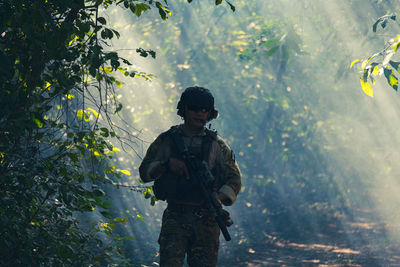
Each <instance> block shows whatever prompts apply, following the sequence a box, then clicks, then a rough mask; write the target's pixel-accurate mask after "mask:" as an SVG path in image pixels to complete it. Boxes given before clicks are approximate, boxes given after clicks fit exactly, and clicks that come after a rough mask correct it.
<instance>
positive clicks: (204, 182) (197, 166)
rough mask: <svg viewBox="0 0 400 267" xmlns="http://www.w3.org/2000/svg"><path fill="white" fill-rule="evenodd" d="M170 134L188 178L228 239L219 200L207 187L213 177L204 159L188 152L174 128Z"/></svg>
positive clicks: (228, 239) (229, 238)
mask: <svg viewBox="0 0 400 267" xmlns="http://www.w3.org/2000/svg"><path fill="white" fill-rule="evenodd" d="M171 135H172V139H173V140H174V142H175V144H176V145H177V147H178V150H179V152H180V153H181V155H182V157H183V161H184V162H185V164H186V167H187V169H188V171H189V175H190V178H191V179H194V182H195V183H196V184H198V186H199V189H200V191H201V194H202V196H203V197H204V199H205V206H206V208H207V209H208V211H209V212H210V213H211V215H212V216H213V217H214V218H215V221H216V222H217V224H218V226H219V228H220V229H221V232H222V234H223V236H224V238H225V240H226V241H230V240H231V236H230V235H229V232H228V229H227V228H226V223H225V220H224V218H223V209H222V205H221V202H220V201H219V199H218V195H217V193H216V192H213V191H212V190H211V189H209V188H210V187H211V184H212V183H213V182H214V181H215V178H214V176H213V175H212V173H211V171H210V170H209V169H208V166H207V163H206V162H205V161H202V162H200V161H199V160H197V159H196V158H195V156H193V155H192V154H190V153H189V151H188V149H187V148H186V145H185V143H184V141H183V138H182V136H181V135H180V134H179V133H178V132H177V131H176V130H174V131H172V133H171Z"/></svg>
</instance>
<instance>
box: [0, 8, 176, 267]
mask: <svg viewBox="0 0 400 267" xmlns="http://www.w3.org/2000/svg"><path fill="white" fill-rule="evenodd" d="M166 3H167V1H163V2H160V1H151V0H143V1H135V0H124V1H114V0H96V1H94V0H73V1H61V0H42V1H25V0H18V1H11V0H6V1H2V2H1V4H0V7H1V8H0V62H1V67H0V87H1V88H0V107H1V108H0V155H1V158H0V177H1V180H0V194H1V198H0V211H1V214H2V219H1V221H0V229H1V230H0V237H1V238H0V240H1V241H0V249H1V252H0V264H1V265H2V266H27V265H29V266H32V265H38V266H39V265H40V266H42V265H46V266H48V265H49V266H64V265H71V266H83V265H87V264H95V265H100V264H101V262H102V261H103V260H104V259H107V258H108V259H109V258H110V255H112V253H113V251H116V252H117V253H119V252H120V249H119V247H118V246H116V245H114V244H109V245H107V244H104V243H103V240H104V238H103V237H102V234H103V235H105V236H109V237H113V239H114V240H115V241H116V242H119V241H122V240H124V239H125V238H123V237H120V236H113V229H114V227H115V224H117V223H119V224H124V223H125V222H126V219H121V218H120V217H116V218H114V216H113V214H112V213H110V212H109V211H107V210H108V209H109V207H110V203H109V202H108V201H107V195H106V193H105V191H104V190H103V189H102V187H104V185H105V184H115V181H116V179H118V178H120V177H121V176H122V175H128V176H129V175H130V172H129V170H120V169H119V168H118V166H115V165H112V164H111V163H110V161H109V160H110V159H112V158H113V155H114V154H115V153H117V151H118V149H117V148H115V147H114V145H113V144H112V142H111V139H115V140H117V141H120V143H121V144H127V145H129V142H130V141H132V137H131V136H130V135H129V133H128V131H126V130H125V129H124V128H121V127H119V126H118V125H117V124H116V123H115V121H116V119H117V118H118V114H119V112H120V111H121V109H122V104H121V103H119V102H118V101H117V99H116V93H115V90H114V88H118V87H121V86H122V83H121V82H120V81H118V80H117V78H116V75H114V74H115V73H116V72H121V73H123V75H124V76H127V77H144V78H149V77H151V75H148V74H145V73H140V72H137V71H135V70H131V69H130V70H128V67H129V66H131V65H132V64H131V62H129V60H127V59H125V58H122V57H120V56H119V54H118V52H116V51H112V50H110V49H108V48H107V47H108V46H109V43H108V42H109V40H111V39H113V38H119V37H120V34H119V32H117V31H116V30H114V29H113V28H110V27H109V22H108V21H107V19H106V18H105V17H103V16H101V13H102V12H104V10H105V9H107V8H109V7H111V6H117V7H121V8H123V9H129V10H130V11H131V12H132V13H133V14H135V15H136V16H138V17H139V16H141V15H142V14H143V13H145V12H147V11H148V10H151V9H156V10H158V13H159V16H160V17H161V18H162V19H163V20H167V19H168V17H169V16H170V15H171V12H170V11H169V9H168V7H167V5H166ZM136 51H137V53H139V54H140V56H142V57H147V56H148V55H150V56H151V57H152V58H155V56H156V54H155V52H154V51H152V50H148V49H142V48H137V50H136ZM94 212H95V213H96V214H98V216H99V219H98V220H97V221H94V222H90V221H89V220H86V221H87V222H86V223H84V224H82V221H80V220H78V218H81V217H82V218H84V217H88V216H89V214H91V213H94ZM91 217H93V216H89V218H91Z"/></svg>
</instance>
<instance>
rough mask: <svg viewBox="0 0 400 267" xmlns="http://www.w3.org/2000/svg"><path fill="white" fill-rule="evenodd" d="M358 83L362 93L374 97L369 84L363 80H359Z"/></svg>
mask: <svg viewBox="0 0 400 267" xmlns="http://www.w3.org/2000/svg"><path fill="white" fill-rule="evenodd" d="M360 83H361V88H362V89H363V91H364V93H365V94H366V95H368V96H370V97H374V92H373V90H372V86H371V84H370V83H369V82H368V81H366V82H365V81H364V80H363V78H361V79H360Z"/></svg>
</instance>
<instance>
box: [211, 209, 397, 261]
mask: <svg viewBox="0 0 400 267" xmlns="http://www.w3.org/2000/svg"><path fill="white" fill-rule="evenodd" d="M360 215H362V214H360ZM366 217H367V216H357V217H354V218H352V220H351V221H347V222H346V223H337V224H329V225H326V226H324V227H325V228H326V229H325V231H323V232H324V233H323V234H322V233H321V232H319V233H318V231H317V233H318V234H315V233H314V234H313V233H308V234H307V233H305V235H304V236H303V238H301V237H300V238H299V237H296V238H294V239H290V238H287V239H284V238H281V237H277V236H282V235H274V234H269V233H266V232H262V233H259V235H262V236H263V238H257V240H259V241H257V242H256V243H254V242H253V243H251V244H250V243H247V244H243V246H242V247H241V248H240V249H237V248H236V249H234V251H232V253H229V252H223V253H222V254H223V255H221V256H222V257H220V261H219V264H218V266H221V267H225V266H227V267H233V266H247V267H261V266H318V267H325V266H373V267H375V266H400V248H399V247H398V245H396V244H395V243H394V242H390V241H388V240H390V236H389V235H390V232H388V228H389V227H390V226H388V225H384V224H381V223H379V222H376V221H374V220H372V219H367V218H366ZM392 233H393V232H392ZM222 245H225V244H222ZM239 246H240V245H239Z"/></svg>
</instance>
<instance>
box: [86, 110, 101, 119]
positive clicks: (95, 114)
mask: <svg viewBox="0 0 400 267" xmlns="http://www.w3.org/2000/svg"><path fill="white" fill-rule="evenodd" d="M87 110H88V111H90V112H92V113H93V115H94V116H95V117H96V118H97V117H99V113H98V112H97V111H96V110H94V109H92V108H88V109H87Z"/></svg>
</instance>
